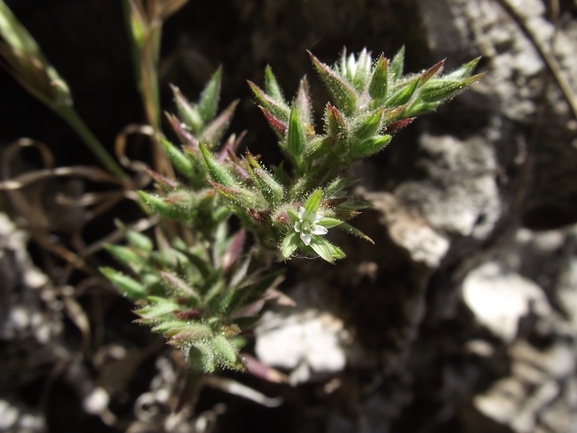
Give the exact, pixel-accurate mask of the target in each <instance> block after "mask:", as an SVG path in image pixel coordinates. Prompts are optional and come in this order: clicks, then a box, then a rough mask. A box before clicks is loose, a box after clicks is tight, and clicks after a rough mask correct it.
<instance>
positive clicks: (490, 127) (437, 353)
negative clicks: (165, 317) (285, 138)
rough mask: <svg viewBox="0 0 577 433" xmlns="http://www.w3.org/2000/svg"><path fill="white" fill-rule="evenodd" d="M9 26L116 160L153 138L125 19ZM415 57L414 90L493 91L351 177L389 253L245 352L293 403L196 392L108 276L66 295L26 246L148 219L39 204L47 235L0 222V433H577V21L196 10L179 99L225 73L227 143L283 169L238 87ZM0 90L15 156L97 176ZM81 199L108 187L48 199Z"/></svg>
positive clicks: (296, 6) (264, 6) (439, 116)
mask: <svg viewBox="0 0 577 433" xmlns="http://www.w3.org/2000/svg"><path fill="white" fill-rule="evenodd" d="M7 3H8V4H9V5H10V6H11V7H12V8H13V10H14V11H15V12H16V14H17V15H18V16H19V17H21V19H22V21H23V22H24V24H25V25H27V26H28V27H29V28H30V30H31V32H32V33H33V35H34V36H35V37H36V38H37V39H38V41H39V42H40V44H41V45H42V46H43V48H44V49H45V51H46V54H47V55H48V57H49V58H50V59H51V60H52V61H53V63H54V64H55V66H56V67H57V69H58V70H59V71H60V72H61V73H62V75H63V76H64V77H65V78H66V79H67V80H69V83H70V85H71V87H72V89H73V92H74V94H75V100H76V102H77V106H78V109H79V111H80V112H81V114H82V115H83V116H84V117H85V118H86V119H87V121H88V123H89V124H90V125H91V126H92V127H93V128H94V130H95V131H96V132H97V135H99V136H100V137H102V139H103V140H108V141H109V142H110V143H112V141H113V138H114V136H115V134H116V133H118V131H119V130H120V129H121V128H122V127H123V126H124V125H126V124H128V123H130V122H135V121H136V122H138V121H140V119H139V116H140V114H139V113H140V112H139V108H138V97H137V95H136V93H135V91H134V90H133V88H132V87H131V86H132V85H131V77H130V75H131V71H130V59H129V57H128V54H127V53H128V46H127V44H126V43H125V42H124V33H123V31H124V30H123V28H122V22H121V14H120V12H121V11H120V7H119V6H118V3H117V2H115V1H112V0H84V1H83V2H82V4H81V5H80V3H79V2H75V1H72V0H62V1H50V2H46V1H35V0H27V1H24V2H16V1H12V2H9V1H8V2H7ZM217 3H218V4H217ZM403 43H404V44H406V48H407V67H406V69H407V70H409V71H419V70H421V69H422V68H424V67H427V66H429V65H430V64H433V63H434V62H436V61H438V60H440V59H443V58H445V57H446V58H447V62H446V68H447V69H449V70H450V69H451V68H453V67H456V66H457V65H459V64H461V63H463V62H465V61H467V60H469V59H471V58H474V57H477V56H480V55H482V56H483V59H482V60H481V62H480V64H479V67H478V71H479V72H482V71H486V72H487V75H486V76H485V77H484V78H483V80H482V81H481V82H479V83H477V84H475V86H474V88H473V89H472V90H470V91H468V92H465V93H463V94H462V95H460V96H458V97H457V98H456V99H455V100H454V101H452V102H451V103H450V104H448V105H446V106H444V107H442V108H441V109H439V110H438V112H437V113H435V114H431V115H428V116H426V117H424V118H422V119H419V120H418V121H417V122H415V124H413V125H412V126H411V127H410V128H408V129H406V130H404V131H402V133H400V134H399V135H398V136H397V137H396V138H395V140H394V141H393V143H392V144H391V146H390V147H389V148H387V149H386V150H385V151H383V152H382V153H380V154H379V155H377V156H376V157H375V158H373V159H371V160H369V161H367V162H365V163H363V164H362V165H359V166H358V167H356V169H355V171H356V172H355V174H356V175H357V177H360V178H362V181H361V182H360V184H359V186H358V187H357V189H356V194H357V195H359V196H361V197H363V198H364V199H366V200H368V201H371V202H372V203H374V209H373V210H370V211H368V212H365V213H364V214H363V215H362V216H360V217H359V218H357V220H356V225H357V226H358V227H359V228H360V229H361V230H363V231H364V232H365V233H367V234H368V235H369V236H370V237H371V238H372V239H374V240H375V243H376V245H375V246H373V245H370V244H368V243H365V242H363V241H362V240H358V239H355V238H351V237H345V236H342V237H335V238H334V240H335V241H336V242H337V243H338V244H339V245H340V246H341V247H342V248H343V250H345V251H346V252H347V254H348V257H347V259H345V260H343V261H341V262H339V263H338V265H337V266H331V265H328V264H324V263H321V262H320V261H296V260H293V261H292V262H291V264H290V272H289V274H288V278H287V281H285V283H284V284H283V286H282V287H281V288H282V289H283V291H284V292H285V293H287V295H288V296H289V297H290V298H292V299H293V300H294V301H296V304H297V305H296V307H289V306H284V307H276V308H274V309H271V310H270V311H268V312H267V313H266V314H265V316H264V318H263V320H262V322H261V324H260V325H259V327H258V328H257V330H256V338H255V341H254V347H252V346H251V347H250V348H249V350H253V349H254V354H255V355H256V356H257V357H258V358H260V359H261V360H262V361H264V362H266V363H268V364H269V365H272V366H274V367H277V368H278V369H279V370H281V371H282V372H283V373H284V374H286V380H287V382H288V383H286V384H279V383H270V382H267V381H265V380H262V379H258V378H254V377H251V376H248V375H240V374H229V373H224V374H222V375H217V376H214V377H205V378H202V379H200V384H198V383H197V384H196V385H199V386H192V385H191V381H190V379H187V376H188V370H187V369H186V366H185V365H184V363H183V360H182V358H181V357H180V356H179V354H178V353H176V352H173V351H171V350H170V349H168V348H166V347H165V346H164V345H163V342H162V341H160V340H158V339H156V338H154V337H153V336H152V335H150V334H149V332H148V330H146V329H144V328H141V327H138V326H137V325H134V324H132V323H131V321H132V320H133V319H134V316H132V313H131V312H130V308H131V306H130V304H129V303H128V302H126V301H125V300H124V299H122V298H121V297H119V296H118V295H116V293H115V292H114V291H113V290H112V288H110V287H109V286H107V285H106V283H105V282H104V281H103V280H101V279H98V278H97V277H91V278H88V279H86V278H85V277H84V276H77V275H76V273H72V274H71V275H67V278H64V277H63V272H64V273H65V272H66V266H64V262H62V261H61V260H60V259H57V258H55V256H54V254H49V253H47V252H46V249H45V248H42V247H38V245H37V243H36V242H30V241H29V239H30V238H32V239H38V238H39V236H40V237H42V239H58V240H60V241H61V242H64V243H67V244H70V245H73V243H74V235H75V234H78V230H80V233H81V234H82V238H83V239H84V242H86V243H87V244H90V243H91V242H95V241H96V240H97V239H99V238H100V237H102V236H104V235H106V234H107V233H108V232H109V231H110V230H111V229H112V227H113V225H112V223H111V220H112V217H118V218H121V219H123V220H124V221H132V220H136V219H137V218H138V215H137V214H136V211H135V210H134V209H132V208H130V207H122V206H119V207H117V208H115V209H114V211H113V212H109V213H106V214H104V215H102V216H101V217H99V218H98V219H97V220H95V222H93V223H91V225H88V226H87V227H84V228H83V227H80V228H77V229H78V230H77V231H75V227H74V224H73V223H72V222H73V221H76V220H77V217H78V210H77V209H70V208H68V209H67V208H66V207H62V206H61V207H59V208H57V209H54V208H52V209H50V208H48V206H44V205H45V204H46V203H45V202H40V203H41V206H40V208H36V209H42V212H43V215H44V216H45V217H46V218H45V221H44V225H43V226H42V227H41V228H42V230H43V231H42V230H40V231H38V230H36V229H38V227H36V228H35V229H34V227H33V229H34V230H28V232H25V231H23V230H20V229H18V228H17V227H16V226H15V225H14V224H13V223H12V222H11V221H10V220H8V218H7V217H6V216H5V215H4V214H0V431H7V432H75V431H84V432H116V431H128V432H132V433H135V432H162V431H166V432H171V433H172V432H174V433H181V432H182V433H188V432H199V433H200V432H225V431H226V432H245V431H246V432H254V433H256V432H261V431H262V432H265V431H267V432H269V431H275V432H331V433H348V432H363V433H369V432H370V433H373V432H374V433H376V432H414V433H418V432H422V433H429V432H430V433H437V432H438V433H441V432H462V433H475V432H515V433H529V432H540V433H541V432H542V433H546V432H547V433H549V432H551V433H565V432H577V415H576V414H577V371H576V365H577V363H576V360H577V225H576V223H577V200H576V198H577V182H576V174H575V173H577V171H576V168H577V99H576V95H575V94H576V93H577V91H576V90H575V89H576V88H577V59H576V58H575V55H574V53H576V52H577V4H576V3H575V2H572V1H569V0H565V1H560V2H558V1H555V0H550V1H541V0H516V1H513V0H375V1H369V0H340V1H339V0H336V1H327V0H301V1H289V0H278V1H268V0H262V1H261V0H259V1H257V0H244V1H239V0H228V1H222V2H207V1H201V0H192V1H191V3H190V4H189V5H187V6H186V8H185V9H184V10H183V11H182V12H181V13H180V14H178V15H177V16H176V17H174V18H172V20H171V21H169V23H168V24H167V26H166V36H165V46H164V48H163V53H164V59H165V62H164V63H163V65H164V69H163V71H164V75H163V85H164V87H165V88H166V90H167V89H168V86H167V83H168V82H169V81H170V82H175V83H176V84H177V85H179V87H180V88H181V89H183V91H185V93H188V94H191V95H193V94H194V93H195V92H197V91H198V89H199V88H200V86H201V83H202V82H203V81H204V80H205V79H206V77H207V76H208V75H209V74H210V72H211V71H212V70H213V69H214V68H215V67H216V65H218V64H219V63H222V64H223V66H224V71H225V74H226V76H227V78H226V79H225V81H224V96H223V99H224V102H229V101H230V100H232V99H234V98H236V97H242V98H243V100H242V102H241V105H240V108H239V113H238V116H237V119H236V121H235V123H234V124H233V125H232V129H233V130H235V128H236V131H237V132H238V131H240V130H242V129H244V128H247V127H248V129H249V134H248V136H247V143H248V146H249V147H250V148H251V149H254V152H259V153H262V154H263V157H264V158H269V160H271V161H272V160H274V159H275V158H277V157H278V155H276V154H275V153H274V151H272V152H271V151H270V148H272V147H273V143H274V137H273V136H272V134H270V133H269V132H267V131H266V125H265V122H264V120H263V119H261V118H260V114H259V113H258V110H257V109H256V108H255V107H254V105H253V104H252V102H251V99H250V96H249V94H248V90H247V88H246V85H245V84H244V80H245V79H251V80H252V81H255V82H260V81H261V80H262V68H263V66H264V65H265V64H267V63H269V64H271V65H272V67H273V69H274V70H275V72H276V74H277V75H278V77H279V80H280V81H281V83H282V84H283V85H284V87H285V89H287V92H288V93H292V91H293V90H294V89H295V88H296V86H297V83H298V78H299V77H300V76H301V75H302V74H304V73H308V74H309V75H314V74H312V71H311V68H310V66H308V64H307V62H308V59H307V56H306V53H305V50H306V49H310V50H312V51H313V52H314V53H315V55H317V56H318V57H319V58H321V59H322V60H323V61H326V62H330V61H332V60H334V59H335V58H336V55H337V53H338V52H339V51H340V50H341V49H342V46H343V45H347V47H348V49H349V51H356V50H359V49H361V48H362V47H363V46H367V48H368V49H370V50H372V51H373V52H374V53H377V52H381V51H384V52H385V54H386V55H387V56H389V57H390V56H392V55H393V54H394V52H395V51H396V50H397V49H398V48H399V47H400V46H401V45H402V44H403ZM311 78H312V77H311ZM0 80H1V86H2V88H3V89H6V92H5V93H3V94H2V95H0V101H2V104H0V106H1V108H0V113H1V116H0V118H1V119H2V120H0V122H2V126H3V128H2V130H1V131H0V144H2V145H7V144H8V143H9V142H10V141H12V140H14V139H17V138H20V137H22V136H28V137H33V138H35V139H40V140H42V141H45V142H47V143H48V144H49V145H50V146H51V148H52V150H53V153H54V154H55V155H56V160H57V164H59V165H70V164H79V163H84V164H86V163H93V161H91V159H90V157H89V156H88V155H85V154H82V153H79V152H70V151H69V150H67V149H71V148H75V147H74V146H76V148H77V147H78V144H77V142H76V141H75V140H76V139H75V138H74V136H73V135H72V134H71V133H70V132H68V131H67V130H66V129H65V127H64V126H62V125H61V124H60V123H59V121H58V119H56V118H55V117H51V116H52V115H51V114H50V113H47V111H46V109H44V108H43V107H42V106H40V105H39V104H36V103H35V102H34V101H33V100H31V99H30V98H29V97H28V96H26V95H25V94H24V93H23V92H21V91H20V90H19V89H18V88H17V87H16V86H15V85H14V83H13V82H12V81H10V80H11V79H10V78H9V76H7V75H6V74H4V75H2V76H0ZM311 81H314V78H312V79H311ZM313 86H314V87H313V88H314V92H313V93H314V97H315V99H316V101H317V103H318V104H319V105H318V106H317V107H315V108H316V112H317V113H322V106H323V101H324V100H325V99H324V98H326V94H325V93H324V92H323V89H322V86H321V85H320V84H319V83H318V82H315V83H314V85H313ZM104 90H106V91H104ZM164 97H165V99H166V106H170V100H169V96H168V91H167V92H166V93H165V95H164ZM70 146H73V147H70ZM25 156H26V155H25ZM35 164H36V165H37V164H38V161H36V160H35V159H34V157H33V155H32V156H31V157H30V158H28V160H26V161H25V165H26V166H28V167H30V166H32V167H35ZM3 170H4V168H3ZM67 188H71V190H72V191H76V190H77V189H78V188H80V189H81V190H82V189H83V188H95V187H94V185H83V184H80V185H79V184H77V183H73V184H58V185H48V188H47V193H46V197H50V194H55V193H56V192H58V191H62V190H63V189H64V190H66V191H69V190H68V189H67ZM75 188H76V189H75ZM53 191H55V192H53ZM32 194H33V191H32V192H28V196H27V197H31V196H32ZM46 197H45V198H46ZM13 200H14V196H8V195H4V196H3V202H4V203H6V204H8V203H9V204H10V209H12V211H14V209H16V208H17V206H16V207H15V206H14V204H13ZM15 221H16V222H17V223H18V224H19V225H25V223H27V222H28V223H29V221H25V216H23V215H20V216H18V215H15ZM63 221H69V222H70V223H66V224H63ZM39 233H40V234H39ZM71 248H72V247H71ZM87 260H89V264H90V265H97V264H98V263H101V262H102V261H105V260H107V258H106V256H105V255H102V256H99V255H97V256H95V257H93V258H89V259H87ZM272 379H274V380H276V381H281V382H282V381H283V380H284V379H285V376H283V375H280V376H277V377H274V378H272ZM281 399H282V400H281Z"/></svg>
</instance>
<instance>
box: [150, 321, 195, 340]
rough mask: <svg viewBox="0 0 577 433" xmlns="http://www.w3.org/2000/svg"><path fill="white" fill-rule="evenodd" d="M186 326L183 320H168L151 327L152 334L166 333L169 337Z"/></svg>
mask: <svg viewBox="0 0 577 433" xmlns="http://www.w3.org/2000/svg"><path fill="white" fill-rule="evenodd" d="M187 326H188V323H187V322H185V321H183V320H168V321H164V322H161V323H159V324H158V325H156V326H153V327H152V332H155V333H157V334H164V333H168V334H169V336H170V335H174V334H177V333H178V332H180V331H181V330H183V329H185V328H186V327H187Z"/></svg>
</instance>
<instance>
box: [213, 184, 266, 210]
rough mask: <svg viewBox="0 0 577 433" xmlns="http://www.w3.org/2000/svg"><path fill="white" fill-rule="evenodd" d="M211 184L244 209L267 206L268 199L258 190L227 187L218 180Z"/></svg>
mask: <svg viewBox="0 0 577 433" xmlns="http://www.w3.org/2000/svg"><path fill="white" fill-rule="evenodd" d="M211 184H212V186H214V188H215V189H216V190H217V191H218V193H219V194H220V195H221V196H223V197H224V198H226V199H228V200H229V201H230V202H231V203H234V204H236V205H238V206H239V207H240V208H242V209H262V208H264V207H266V201H264V200H263V197H260V196H259V195H258V192H256V191H252V190H249V189H246V188H238V187H226V186H223V185H221V184H219V183H216V182H211Z"/></svg>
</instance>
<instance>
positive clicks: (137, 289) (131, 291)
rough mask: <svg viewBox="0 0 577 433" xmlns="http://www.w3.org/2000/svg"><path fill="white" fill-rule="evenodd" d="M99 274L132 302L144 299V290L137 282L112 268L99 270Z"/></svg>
mask: <svg viewBox="0 0 577 433" xmlns="http://www.w3.org/2000/svg"><path fill="white" fill-rule="evenodd" d="M100 272H102V273H103V274H104V276H105V277H106V278H108V279H109V280H110V282H112V284H114V285H115V286H116V287H117V288H118V289H119V290H120V292H121V293H122V294H123V295H124V296H126V297H127V298H130V299H131V300H133V301H138V300H139V299H143V298H145V297H146V289H145V288H144V286H143V285H142V284H140V283H139V282H138V281H135V280H133V279H132V278H130V277H128V276H126V275H124V274H122V273H120V272H118V271H115V270H114V269H112V268H100Z"/></svg>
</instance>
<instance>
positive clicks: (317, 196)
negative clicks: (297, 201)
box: [304, 188, 323, 214]
mask: <svg viewBox="0 0 577 433" xmlns="http://www.w3.org/2000/svg"><path fill="white" fill-rule="evenodd" d="M322 197H323V192H322V190H321V189H320V188H319V189H317V190H315V191H314V192H313V193H312V194H311V195H310V196H309V198H308V199H307V201H306V203H305V205H304V208H305V209H306V211H307V212H308V213H309V214H311V213H313V212H316V211H317V210H318V209H319V205H320V204H321V199H322Z"/></svg>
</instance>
